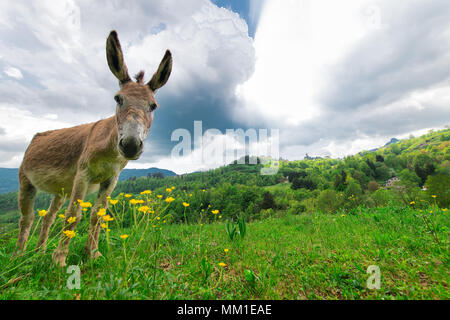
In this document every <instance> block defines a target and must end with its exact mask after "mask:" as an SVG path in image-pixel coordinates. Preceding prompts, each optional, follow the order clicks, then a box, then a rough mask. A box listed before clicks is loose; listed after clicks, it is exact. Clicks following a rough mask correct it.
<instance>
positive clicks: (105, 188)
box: [85, 175, 119, 258]
mask: <svg viewBox="0 0 450 320" xmlns="http://www.w3.org/2000/svg"><path fill="white" fill-rule="evenodd" d="M118 177H119V175H116V176H114V177H112V178H110V179H108V180H106V181H105V182H103V183H102V184H100V190H99V191H98V196H97V200H96V201H95V205H94V208H93V209H92V210H91V224H90V226H89V236H88V240H87V243H86V248H85V249H86V253H87V254H88V256H90V257H91V258H98V257H100V256H101V253H100V252H98V251H97V249H98V236H99V234H100V223H101V221H99V216H98V211H99V210H100V209H101V208H105V209H106V208H107V207H108V197H109V196H110V195H111V193H112V192H113V190H114V188H115V187H116V183H117V179H118Z"/></svg>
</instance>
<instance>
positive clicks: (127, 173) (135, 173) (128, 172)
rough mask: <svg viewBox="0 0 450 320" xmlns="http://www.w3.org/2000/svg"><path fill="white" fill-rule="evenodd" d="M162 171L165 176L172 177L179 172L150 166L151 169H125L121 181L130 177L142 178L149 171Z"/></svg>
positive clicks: (153, 172)
mask: <svg viewBox="0 0 450 320" xmlns="http://www.w3.org/2000/svg"><path fill="white" fill-rule="evenodd" d="M157 172H160V173H162V175H163V176H164V177H172V176H176V175H177V174H176V173H175V172H173V171H170V170H166V169H159V168H149V169H125V170H123V171H122V172H121V173H120V176H119V181H123V180H127V179H129V178H133V177H136V178H141V177H147V176H148V174H149V173H151V174H152V175H154V174H155V173H157Z"/></svg>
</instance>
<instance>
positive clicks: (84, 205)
mask: <svg viewBox="0 0 450 320" xmlns="http://www.w3.org/2000/svg"><path fill="white" fill-rule="evenodd" d="M80 207H82V208H84V209H87V208H91V207H92V203H90V202H83V201H81V202H80Z"/></svg>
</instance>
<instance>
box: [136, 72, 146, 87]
mask: <svg viewBox="0 0 450 320" xmlns="http://www.w3.org/2000/svg"><path fill="white" fill-rule="evenodd" d="M144 74H145V72H144V71H142V70H141V71H139V73H138V74H137V75H135V76H134V78H135V79H136V81H137V83H140V84H142V83H143V82H144Z"/></svg>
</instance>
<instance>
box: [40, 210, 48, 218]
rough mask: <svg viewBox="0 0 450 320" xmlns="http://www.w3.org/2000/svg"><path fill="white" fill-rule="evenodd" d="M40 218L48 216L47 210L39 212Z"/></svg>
mask: <svg viewBox="0 0 450 320" xmlns="http://www.w3.org/2000/svg"><path fill="white" fill-rule="evenodd" d="M38 214H39V217H44V216H45V215H46V214H47V210H41V211H39V212H38Z"/></svg>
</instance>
